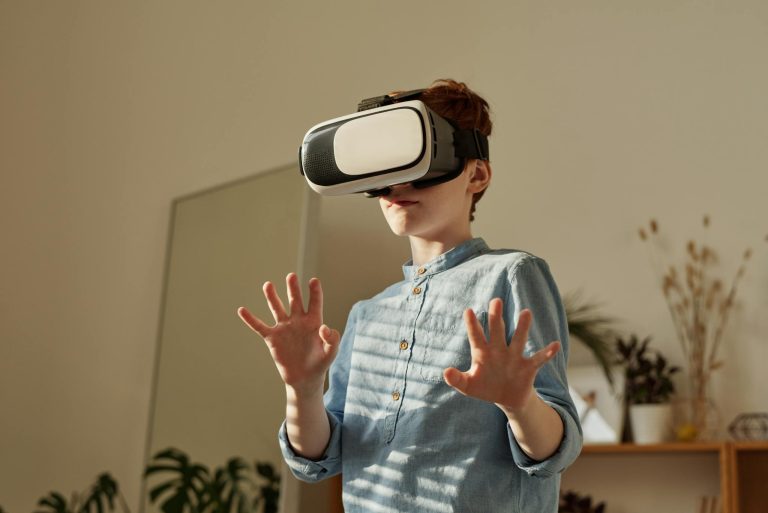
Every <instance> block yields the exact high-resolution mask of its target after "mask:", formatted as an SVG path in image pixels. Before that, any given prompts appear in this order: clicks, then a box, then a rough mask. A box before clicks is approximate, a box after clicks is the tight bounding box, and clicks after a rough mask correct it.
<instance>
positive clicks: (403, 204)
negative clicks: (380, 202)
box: [386, 199, 418, 208]
mask: <svg viewBox="0 0 768 513" xmlns="http://www.w3.org/2000/svg"><path fill="white" fill-rule="evenodd" d="M386 201H387V203H388V204H387V208H389V207H392V206H398V207H408V206H410V205H415V204H416V203H418V201H410V200H405V199H388V200H386Z"/></svg>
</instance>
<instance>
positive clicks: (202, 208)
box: [142, 165, 316, 511]
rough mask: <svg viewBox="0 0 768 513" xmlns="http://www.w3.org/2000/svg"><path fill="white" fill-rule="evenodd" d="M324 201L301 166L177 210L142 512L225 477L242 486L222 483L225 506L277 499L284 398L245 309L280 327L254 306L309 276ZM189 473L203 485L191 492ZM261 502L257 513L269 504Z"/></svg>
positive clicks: (209, 193)
mask: <svg viewBox="0 0 768 513" xmlns="http://www.w3.org/2000/svg"><path fill="white" fill-rule="evenodd" d="M315 201H316V200H314V199H313V196H312V195H310V194H309V192H308V189H307V187H306V185H305V184H304V181H303V180H301V179H300V176H299V173H298V170H297V168H296V166H295V165H292V166H286V167H283V168H280V169H276V170H272V171H269V172H265V173H261V174H259V175H256V176H253V177H250V178H248V179H245V180H240V181H238V182H235V183H230V184H226V185H223V186H220V187H216V188H214V189H210V190H206V191H203V192H200V193H197V194H192V195H189V196H185V197H183V198H179V199H177V200H176V201H174V203H173V208H172V218H171V226H170V231H169V243H168V254H167V255H168V256H167V264H166V275H165V287H164V297H163V302H162V311H161V321H160V328H159V340H158V349H157V356H156V370H155V384H154V393H153V400H152V409H151V413H150V426H149V431H148V442H147V455H148V456H147V465H148V469H150V473H149V476H148V477H147V479H146V480H145V482H144V493H143V494H142V496H143V498H144V499H143V501H144V502H143V504H142V509H143V511H160V510H161V507H163V505H164V504H168V501H176V502H175V503H174V502H171V504H175V505H181V504H182V503H184V501H187V502H188V503H189V502H190V501H195V500H203V499H200V497H199V496H196V495H195V494H196V491H195V490H197V489H200V488H201V487H202V484H201V483H202V482H203V480H204V479H209V480H211V481H215V480H216V479H217V477H216V475H215V469H216V468H217V467H222V468H224V470H225V471H224V472H223V473H222V474H221V475H220V478H221V479H223V480H225V481H226V480H227V479H229V480H230V481H231V483H235V484H234V485H232V484H231V483H230V484H226V483H225V486H223V489H222V490H223V491H222V493H221V500H229V499H231V500H233V501H235V502H236V501H240V500H243V501H247V500H250V501H253V500H254V499H255V498H256V497H260V496H265V495H269V492H266V493H265V492H264V488H262V487H267V488H266V489H267V490H273V491H274V492H277V491H279V490H278V489H277V487H278V484H277V482H275V481H274V480H272V479H271V478H270V476H269V473H270V468H271V469H274V470H276V471H280V469H281V462H282V458H281V455H280V450H279V446H278V443H277V436H276V433H277V430H278V427H279V425H280V423H281V421H282V419H283V418H284V415H285V410H284V401H285V399H284V397H285V392H284V388H283V385H282V382H281V381H280V378H279V376H278V374H277V372H276V371H275V369H274V364H273V363H272V360H271V359H270V358H269V357H268V353H266V352H265V351H264V348H263V347H261V344H260V343H259V342H260V341H259V340H258V337H254V334H253V333H252V332H250V331H249V330H248V329H247V328H246V327H245V326H244V325H243V324H242V323H241V322H240V321H239V319H238V318H237V315H236V309H237V307H238V306H240V305H249V307H250V308H251V309H252V311H253V312H254V313H255V314H256V315H258V316H260V317H261V318H263V319H271V314H270V313H269V311H268V309H267V306H266V302H264V301H261V302H257V301H254V298H258V297H259V296H260V294H261V286H262V284H263V283H264V282H265V281H267V280H275V279H276V277H282V276H285V275H286V274H287V273H288V272H291V271H299V274H300V275H308V274H309V273H311V272H312V270H311V269H308V268H307V265H308V262H311V261H312V258H311V255H312V254H313V248H312V247H310V246H311V237H308V236H307V234H308V232H309V233H310V234H311V233H312V230H308V228H307V227H308V223H309V222H310V220H313V219H315V217H316V216H314V215H312V212H311V210H312V208H313V205H314V204H315ZM171 449H173V450H171ZM164 451H165V452H164ZM158 455H160V457H157V456H158ZM185 458H186V459H185ZM232 458H238V459H239V460H232ZM228 462H229V463H230V467H229V468H226V466H227V463H228ZM232 462H234V463H232ZM238 462H240V463H238ZM255 462H260V464H261V466H257V465H256V464H255ZM193 463H199V464H200V465H202V466H204V467H206V468H207V469H208V470H209V474H210V475H209V476H208V477H207V478H206V477H205V475H204V473H203V472H202V470H201V468H200V467H197V468H195V467H194V466H193ZM153 466H154V467H153ZM153 468H155V471H154V472H153V471H151V469H153ZM185 472H187V473H188V475H190V476H193V475H194V476H196V477H195V478H194V479H188V480H186V481H185V479H183V478H182V475H183V474H184V473H185ZM180 478H182V479H180ZM240 478H248V479H250V480H251V481H252V482H253V484H249V483H248V481H246V480H243V481H238V480H239V479H240ZM187 481H188V482H189V485H188V486H187V485H185V484H184V483H185V482H187ZM185 486H187V489H185V488H184V487H185ZM232 490H234V491H235V493H234V495H232V494H230V491H232ZM228 494H229V495H228ZM196 497H197V498H196ZM150 498H152V499H154V500H153V501H151V500H150ZM208 500H218V499H216V498H209V499H208ZM261 500H262V502H261V504H260V505H259V509H258V511H261V508H262V507H263V506H264V501H267V500H269V498H266V497H262V499H261ZM251 505H252V503H251ZM190 506H191V504H190ZM283 506H284V505H283ZM234 509H237V506H235V508H234ZM289 509H290V508H289ZM186 510H187V511H188V510H189V509H186Z"/></svg>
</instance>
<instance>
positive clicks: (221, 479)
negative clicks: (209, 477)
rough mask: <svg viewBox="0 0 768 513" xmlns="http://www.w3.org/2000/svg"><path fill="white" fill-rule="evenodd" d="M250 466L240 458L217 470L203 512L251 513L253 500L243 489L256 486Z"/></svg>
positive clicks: (232, 459) (231, 459) (231, 460)
mask: <svg viewBox="0 0 768 513" xmlns="http://www.w3.org/2000/svg"><path fill="white" fill-rule="evenodd" d="M248 470H249V469H248V464H247V463H245V461H243V460H242V459H240V458H237V457H235V458H230V460H229V461H228V462H227V464H226V466H224V467H222V468H217V469H216V472H215V474H214V477H213V482H212V483H211V484H210V487H209V494H208V497H207V498H206V499H207V500H206V502H205V504H203V505H202V506H203V507H202V508H201V511H209V512H211V513H250V511H252V509H251V500H250V498H249V494H248V493H247V492H246V490H244V489H243V486H245V485H248V486H249V487H251V488H252V487H253V486H254V485H255V484H254V482H253V481H252V480H251V479H250V477H249V476H248Z"/></svg>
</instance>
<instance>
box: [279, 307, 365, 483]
mask: <svg viewBox="0 0 768 513" xmlns="http://www.w3.org/2000/svg"><path fill="white" fill-rule="evenodd" d="M357 306H358V305H357V304H356V305H355V306H353V307H352V310H351V311H350V313H349V318H348V319H347V326H346V328H345V329H344V335H343V336H342V337H341V342H340V346H339V352H338V354H337V355H336V359H335V360H334V361H333V363H332V364H331V368H330V370H329V373H328V390H327V391H326V392H325V395H324V398H323V399H324V402H325V409H326V413H327V414H328V421H329V422H330V425H331V435H330V440H329V442H328V447H327V448H326V450H325V453H324V454H323V455H322V456H321V457H320V459H317V460H310V459H308V458H305V457H303V456H300V455H298V454H296V452H295V451H294V450H293V447H291V443H290V441H289V440H288V432H287V430H286V421H283V423H282V425H281V426H280V430H279V431H278V435H277V438H278V441H279V443H280V450H281V451H282V453H283V458H284V459H285V462H286V464H287V465H288V468H289V469H291V473H292V474H293V475H294V476H296V478H297V479H300V480H302V481H306V482H316V481H321V480H323V479H326V478H328V477H331V476H334V475H336V474H339V473H340V472H341V429H342V423H343V422H344V403H345V402H346V398H347V382H348V381H349V368H350V362H351V358H352V346H353V344H354V336H355V324H356V322H357Z"/></svg>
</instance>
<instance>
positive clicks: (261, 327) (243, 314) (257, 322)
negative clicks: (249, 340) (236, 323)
mask: <svg viewBox="0 0 768 513" xmlns="http://www.w3.org/2000/svg"><path fill="white" fill-rule="evenodd" d="M237 315H238V317H240V319H242V321H243V322H244V323H245V324H246V325H247V326H248V327H249V328H251V329H252V330H253V331H255V332H256V333H258V334H259V335H261V337H262V338H267V336H268V335H269V332H270V331H271V328H270V327H269V326H267V325H266V324H264V322H263V321H262V320H261V319H259V318H258V317H256V316H254V315H253V314H252V313H251V312H249V311H248V309H247V308H246V307H244V306H241V307H240V308H238V309H237Z"/></svg>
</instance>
